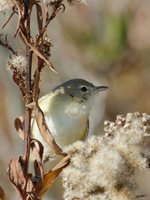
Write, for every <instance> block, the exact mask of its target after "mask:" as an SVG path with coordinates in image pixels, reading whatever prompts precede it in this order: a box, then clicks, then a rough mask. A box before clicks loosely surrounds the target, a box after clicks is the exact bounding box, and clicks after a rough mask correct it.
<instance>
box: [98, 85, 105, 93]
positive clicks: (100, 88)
mask: <svg viewBox="0 0 150 200" xmlns="http://www.w3.org/2000/svg"><path fill="white" fill-rule="evenodd" d="M107 89H108V87H107V86H96V87H95V92H96V93H97V92H101V91H104V90H107Z"/></svg>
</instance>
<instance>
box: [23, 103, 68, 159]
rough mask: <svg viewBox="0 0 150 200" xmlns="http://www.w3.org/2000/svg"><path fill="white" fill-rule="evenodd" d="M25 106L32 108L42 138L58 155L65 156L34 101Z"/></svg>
mask: <svg viewBox="0 0 150 200" xmlns="http://www.w3.org/2000/svg"><path fill="white" fill-rule="evenodd" d="M27 107H29V108H31V109H34V115H35V119H36V122H37V125H38V128H39V131H40V133H41V135H42V137H43V138H44V140H45V141H46V142H47V143H48V144H49V146H50V148H51V149H52V150H53V151H54V152H55V153H56V154H58V155H62V156H66V153H64V152H63V151H62V149H61V148H60V147H59V146H58V145H57V143H56V141H55V139H54V137H53V135H52V134H51V132H50V130H49V129H48V127H47V125H46V121H45V117H44V114H43V112H42V110H41V109H40V107H39V106H38V105H36V103H35V102H34V103H31V104H29V105H28V106H27Z"/></svg>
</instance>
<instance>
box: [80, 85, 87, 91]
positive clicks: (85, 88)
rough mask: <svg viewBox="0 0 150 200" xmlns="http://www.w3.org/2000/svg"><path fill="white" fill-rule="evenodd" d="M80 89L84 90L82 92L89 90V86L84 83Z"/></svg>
mask: <svg viewBox="0 0 150 200" xmlns="http://www.w3.org/2000/svg"><path fill="white" fill-rule="evenodd" d="M80 89H81V91H82V92H86V91H87V90H88V88H87V87H86V86H84V85H83V86H81V88H80Z"/></svg>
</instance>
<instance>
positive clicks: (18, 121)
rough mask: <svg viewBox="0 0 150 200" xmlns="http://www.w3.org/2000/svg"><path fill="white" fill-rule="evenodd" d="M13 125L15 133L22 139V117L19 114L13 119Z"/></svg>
mask: <svg viewBox="0 0 150 200" xmlns="http://www.w3.org/2000/svg"><path fill="white" fill-rule="evenodd" d="M14 125H15V128H16V130H17V133H18V135H19V137H20V138H21V139H23V140H24V132H23V126H24V117H23V116H19V117H17V118H16V119H15V120H14Z"/></svg>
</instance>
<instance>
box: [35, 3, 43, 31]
mask: <svg viewBox="0 0 150 200" xmlns="http://www.w3.org/2000/svg"><path fill="white" fill-rule="evenodd" d="M36 9H37V21H38V29H39V33H40V32H41V30H42V29H43V16H42V8H41V6H40V5H39V4H37V3H36Z"/></svg>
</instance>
